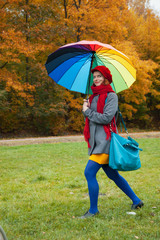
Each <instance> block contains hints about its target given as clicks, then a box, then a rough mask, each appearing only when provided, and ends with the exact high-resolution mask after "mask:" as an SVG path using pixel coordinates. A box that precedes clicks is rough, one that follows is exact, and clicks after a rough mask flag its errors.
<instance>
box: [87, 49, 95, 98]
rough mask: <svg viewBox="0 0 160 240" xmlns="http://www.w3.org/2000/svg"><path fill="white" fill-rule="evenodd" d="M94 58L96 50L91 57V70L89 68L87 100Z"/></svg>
mask: <svg viewBox="0 0 160 240" xmlns="http://www.w3.org/2000/svg"><path fill="white" fill-rule="evenodd" d="M93 59H94V52H93V55H92V58H91V66H90V70H89V82H88V91H87V100H88V99H89V88H90V83H91V69H92V65H93Z"/></svg>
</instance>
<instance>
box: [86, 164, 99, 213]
mask: <svg viewBox="0 0 160 240" xmlns="http://www.w3.org/2000/svg"><path fill="white" fill-rule="evenodd" d="M101 167H102V165H100V164H98V163H96V162H94V161H91V160H89V161H88V163H87V166H86V168H85V171H84V174H85V177H86V179H87V183H88V190H89V198H90V209H89V212H90V213H93V214H95V213H97V212H98V194H99V185H98V182H97V179H96V174H97V172H98V170H99V169H100V168H101Z"/></svg>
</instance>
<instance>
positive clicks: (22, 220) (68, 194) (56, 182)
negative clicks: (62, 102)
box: [0, 138, 160, 240]
mask: <svg viewBox="0 0 160 240" xmlns="http://www.w3.org/2000/svg"><path fill="white" fill-rule="evenodd" d="M138 142H139V144H140V147H142V148H143V152H141V153H140V154H141V162H142V168H141V169H139V170H137V171H133V172H126V173H124V172H123V173H121V174H122V175H123V176H124V177H125V178H126V179H127V181H128V182H129V183H130V185H131V186H132V188H133V189H134V191H135V192H136V193H137V195H138V196H139V197H140V198H141V199H142V200H143V201H144V203H145V206H144V207H143V208H142V209H140V210H138V211H136V215H135V216H133V215H128V214H126V212H128V211H131V210H130V207H131V204H132V203H131V201H130V199H128V198H127V197H126V196H125V195H124V194H123V193H122V192H121V191H120V190H119V189H118V188H117V187H116V186H115V185H114V183H113V182H111V181H110V180H109V179H107V177H106V176H105V175H104V173H103V171H99V172H98V175H97V177H98V181H99V185H100V193H103V194H102V195H101V196H100V197H99V210H100V214H99V215H98V216H97V217H94V218H92V219H85V220H81V219H78V218H77V216H80V215H82V214H84V213H85V211H87V210H88V208H89V199H88V194H87V183H86V180H85V177H84V174H83V172H84V168H85V165H86V163H87V160H88V156H87V144H86V143H84V142H78V143H77V142H76V143H57V144H41V145H27V146H16V147H0V182H1V183H0V225H1V226H2V227H3V229H4V230H5V232H6V235H7V237H8V240H52V239H57V240H61V239H64V240H70V239H83V240H89V239H90V240H96V239H97V240H100V239H104V240H114V239H118V240H119V239H122V240H126V239H127V240H132V239H141V240H142V239H143V240H154V239H160V230H159V229H160V213H159V207H160V174H159V167H160V147H159V146H160V138H158V139H138Z"/></svg>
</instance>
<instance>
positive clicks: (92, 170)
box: [84, 160, 141, 213]
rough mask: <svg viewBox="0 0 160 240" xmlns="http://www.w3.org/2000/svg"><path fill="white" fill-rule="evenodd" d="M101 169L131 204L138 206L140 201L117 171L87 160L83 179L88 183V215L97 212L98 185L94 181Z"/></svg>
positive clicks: (106, 165)
mask: <svg viewBox="0 0 160 240" xmlns="http://www.w3.org/2000/svg"><path fill="white" fill-rule="evenodd" d="M101 167H102V169H103V171H104V172H105V173H106V175H107V176H108V178H110V179H111V180H113V181H114V182H115V184H116V185H117V186H118V187H119V188H120V189H121V190H122V191H123V192H124V193H125V194H126V195H127V196H128V197H129V198H130V199H131V200H132V201H133V204H138V203H139V202H140V201H141V200H140V199H139V198H138V197H137V196H136V194H135V193H134V192H133V190H132V189H131V187H130V186H129V184H128V182H127V181H126V180H125V179H124V178H123V177H122V176H121V175H120V174H119V173H118V171H117V170H113V169H112V168H110V167H109V166H108V164H104V165H101V164H98V163H96V162H94V161H91V160H89V161H88V163H87V166H86V168H85V172H84V174H85V177H86V179H87V183H88V190H89V197H90V209H89V212H90V213H96V212H98V194H99V185H98V182H97V179H96V174H97V172H98V170H99V169H100V168H101Z"/></svg>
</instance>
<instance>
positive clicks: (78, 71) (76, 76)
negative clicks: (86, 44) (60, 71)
mask: <svg viewBox="0 0 160 240" xmlns="http://www.w3.org/2000/svg"><path fill="white" fill-rule="evenodd" d="M89 58H90V56H88V58H87V60H86V61H85V62H84V63H83V65H82V66H84V65H85V64H86V63H87V61H88V59H89ZM73 65H74V64H73ZM80 70H81V68H80V69H79V71H78V72H77V74H76V77H77V75H78V74H79V72H80ZM76 77H75V79H76ZM73 84H74V82H73V83H72V85H71V88H72V86H73Z"/></svg>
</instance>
